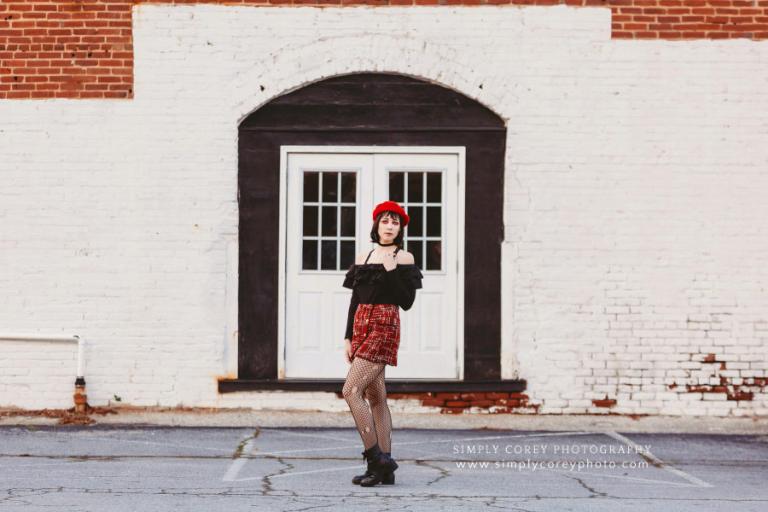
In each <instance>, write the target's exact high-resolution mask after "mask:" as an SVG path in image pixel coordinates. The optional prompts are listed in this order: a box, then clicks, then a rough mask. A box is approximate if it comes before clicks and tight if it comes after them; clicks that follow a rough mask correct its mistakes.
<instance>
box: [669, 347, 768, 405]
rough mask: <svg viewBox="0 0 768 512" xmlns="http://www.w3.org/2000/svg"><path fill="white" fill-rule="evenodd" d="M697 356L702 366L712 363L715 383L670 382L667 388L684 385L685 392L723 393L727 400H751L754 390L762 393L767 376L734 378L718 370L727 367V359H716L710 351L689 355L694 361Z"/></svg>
mask: <svg viewBox="0 0 768 512" xmlns="http://www.w3.org/2000/svg"><path fill="white" fill-rule="evenodd" d="M699 358H700V361H701V364H702V367H705V366H706V365H712V374H713V377H714V378H716V379H718V383H717V384H688V383H682V384H681V383H678V382H672V383H671V384H668V385H667V388H668V389H671V390H674V389H677V388H678V387H679V386H682V385H684V386H685V392H686V393H724V394H725V396H726V399H727V400H735V401H751V400H753V399H754V396H755V393H756V392H759V393H762V392H764V391H765V388H766V384H767V383H768V378H766V377H749V376H745V377H739V378H734V377H730V376H726V375H722V374H720V371H722V370H727V369H728V361H725V360H723V359H718V358H717V354H712V353H709V354H706V355H704V356H703V357H701V354H692V355H691V359H692V360H694V361H695V360H697V359H699ZM734 366H735V365H734ZM686 380H688V379H686Z"/></svg>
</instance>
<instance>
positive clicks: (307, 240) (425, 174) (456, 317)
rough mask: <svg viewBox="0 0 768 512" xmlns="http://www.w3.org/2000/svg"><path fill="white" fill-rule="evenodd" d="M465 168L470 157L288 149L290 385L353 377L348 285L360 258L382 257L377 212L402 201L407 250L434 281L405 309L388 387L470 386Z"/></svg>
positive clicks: (285, 342)
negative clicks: (376, 251)
mask: <svg viewBox="0 0 768 512" xmlns="http://www.w3.org/2000/svg"><path fill="white" fill-rule="evenodd" d="M463 159H464V152H463V148H413V147H408V148H401V147H396V148H393V147H386V148H385V147H377V146H366V147H365V148H360V147H354V148H350V147H343V148H328V147H299V146H287V147H283V149H282V152H281V176H282V180H281V181H282V183H281V185H282V186H283V187H284V188H283V190H284V191H285V192H284V194H283V195H282V196H283V197H282V200H281V203H282V207H281V215H282V216H283V218H281V230H283V232H282V233H281V234H282V238H283V242H284V246H283V247H284V249H283V255H284V262H285V263H284V267H283V270H284V274H283V276H284V279H281V284H283V285H284V286H283V287H281V301H283V302H282V304H281V308H280V310H281V314H280V318H281V321H282V325H281V326H280V329H279V332H280V333H281V337H280V340H279V345H280V348H281V349H282V350H281V353H282V354H283V355H284V359H283V360H282V361H279V363H282V364H279V366H281V368H280V375H281V376H283V377H285V378H344V377H346V374H347V371H348V369H349V363H347V362H346V360H345V358H344V331H345V326H346V321H347V313H348V308H349V303H350V298H351V294H352V292H351V290H349V289H347V288H343V287H342V282H343V280H344V276H345V274H346V271H347V269H348V268H349V266H350V265H351V264H352V263H354V260H355V255H356V254H357V253H358V252H361V251H366V252H368V251H370V250H371V249H372V248H373V247H374V244H373V243H372V242H371V241H370V240H371V239H370V232H371V228H372V224H373V219H372V218H371V212H372V211H373V209H374V207H375V205H376V204H378V203H380V202H382V201H386V200H393V201H397V202H398V203H399V204H401V205H402V206H403V207H404V208H405V209H406V211H407V212H408V214H409V216H410V223H409V225H408V227H407V228H406V231H405V235H406V236H405V249H406V250H407V251H409V252H411V253H412V254H413V255H414V258H415V260H416V264H417V265H418V267H419V269H420V270H421V272H422V274H423V275H424V279H423V282H422V284H423V288H422V289H420V290H418V291H417V293H416V301H415V303H414V305H413V306H412V307H411V309H409V310H408V311H405V310H403V309H402V308H401V309H400V320H401V333H400V349H399V352H398V365H397V366H396V367H392V366H389V367H388V368H387V378H421V379H425V378H426V379H435V378H442V379H456V378H461V374H462V368H461V360H462V355H461V353H460V352H461V347H462V345H463V339H462V337H461V336H460V334H461V332H462V331H463V314H462V311H461V303H462V301H460V300H459V294H460V293H461V292H462V291H463V289H462V288H463V287H460V276H461V275H463V272H462V271H461V268H460V267H461V265H460V262H459V254H460V253H461V252H460V251H461V249H463V245H462V240H463V239H462V238H460V235H461V233H462V232H463V227H462V225H461V224H463V204H460V203H459V197H460V194H459V191H460V189H461V188H462V183H463V176H462V174H463V169H464V165H463ZM460 246H461V247H460Z"/></svg>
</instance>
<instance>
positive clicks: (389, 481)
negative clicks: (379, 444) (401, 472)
mask: <svg viewBox="0 0 768 512" xmlns="http://www.w3.org/2000/svg"><path fill="white" fill-rule="evenodd" d="M382 453H383V454H384V455H386V456H387V457H390V458H391V456H390V455H391V453H390V452H382ZM363 455H365V453H363ZM373 475H374V472H373V466H372V465H371V463H370V462H369V463H368V468H367V469H366V471H365V473H363V474H362V475H357V476H354V477H352V483H353V484H355V485H360V482H362V481H363V479H364V478H367V477H369V476H373ZM381 483H382V484H384V485H394V484H395V473H394V472H392V471H390V472H388V473H385V474H384V478H382V480H381Z"/></svg>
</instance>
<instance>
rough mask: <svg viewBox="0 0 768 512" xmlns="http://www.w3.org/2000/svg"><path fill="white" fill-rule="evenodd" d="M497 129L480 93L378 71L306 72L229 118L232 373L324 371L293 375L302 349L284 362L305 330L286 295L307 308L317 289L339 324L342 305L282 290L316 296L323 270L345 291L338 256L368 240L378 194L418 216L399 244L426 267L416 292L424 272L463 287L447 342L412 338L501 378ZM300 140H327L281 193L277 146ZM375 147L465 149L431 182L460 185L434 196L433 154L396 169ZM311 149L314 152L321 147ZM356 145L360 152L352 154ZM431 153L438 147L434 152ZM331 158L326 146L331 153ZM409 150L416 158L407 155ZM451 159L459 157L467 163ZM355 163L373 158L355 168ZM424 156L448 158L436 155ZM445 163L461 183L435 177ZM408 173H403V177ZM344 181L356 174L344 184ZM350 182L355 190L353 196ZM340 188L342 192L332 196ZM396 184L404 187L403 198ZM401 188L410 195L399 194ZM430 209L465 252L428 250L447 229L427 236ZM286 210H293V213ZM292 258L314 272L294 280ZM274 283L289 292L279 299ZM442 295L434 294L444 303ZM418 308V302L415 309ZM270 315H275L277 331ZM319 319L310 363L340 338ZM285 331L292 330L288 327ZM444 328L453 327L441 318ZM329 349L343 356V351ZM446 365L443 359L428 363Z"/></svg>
mask: <svg viewBox="0 0 768 512" xmlns="http://www.w3.org/2000/svg"><path fill="white" fill-rule="evenodd" d="M505 138H506V130H505V127H504V123H503V121H502V120H501V119H500V118H499V117H498V116H497V115H496V114H494V113H493V112H491V111H490V110H489V109H488V108H486V107H484V106H483V105H481V104H479V103H478V102H476V101H474V100H472V99H470V98H467V97H466V96H463V95H461V94H459V93H456V92H455V91H452V90H450V89H447V88H444V87H441V86H439V85H435V84H432V83H429V82H425V81H422V80H418V79H414V78H411V77H405V76H402V75H394V74H382V73H360V74H354V75H345V76H339V77H334V78H330V79H327V80H323V81H320V82H316V83H313V84H311V85H308V86H306V87H304V88H302V89H299V90H296V91H293V92H291V93H289V94H286V95H284V96H281V97H279V98H276V99H275V100H273V101H272V102H270V103H269V104H267V105H265V106H264V107H262V108H260V109H258V110H257V111H255V112H253V113H252V114H251V115H249V116H248V117H247V118H246V119H244V120H243V122H242V123H241V125H240V127H239V175H238V185H239V192H238V195H239V207H240V235H239V236H240V240H239V242H240V244H239V247H240V255H239V315H238V316H239V344H238V348H239V354H238V362H239V364H238V370H239V372H238V378H239V379H275V380H278V379H281V378H284V377H286V376H287V377H292V376H293V377H306V378H309V379H311V378H312V377H317V378H322V376H321V375H319V374H318V375H311V374H306V373H305V374H302V372H306V371H307V370H305V369H302V368H303V367H302V365H304V366H306V364H307V363H306V362H305V363H302V362H300V358H299V359H294V360H293V361H294V366H293V367H291V366H290V365H288V366H287V367H286V362H287V361H291V359H290V357H291V354H292V350H293V349H296V348H297V347H298V346H305V345H306V343H305V341H302V340H306V339H308V338H306V336H305V337H302V336H303V335H302V334H301V330H300V329H298V330H297V329H293V330H291V327H292V326H293V327H295V326H296V319H297V318H299V316H300V315H299V316H297V315H296V314H295V313H296V309H295V308H304V309H302V313H301V314H303V315H305V314H306V313H305V311H307V310H309V308H311V307H313V306H312V305H311V301H312V300H315V302H316V306H317V307H323V305H324V304H326V303H328V304H330V306H327V307H326V309H325V310H324V311H326V313H325V314H326V315H332V316H333V317H334V318H332V321H333V322H335V323H336V325H338V326H339V327H341V325H342V324H343V322H344V319H345V315H338V310H339V306H338V305H339V304H343V301H339V299H338V298H333V297H330V298H326V297H322V296H316V297H315V299H308V300H309V301H310V302H304V303H301V301H295V300H294V301H292V300H291V297H292V296H293V297H294V298H295V297H296V296H298V294H299V290H301V291H302V292H301V293H303V295H302V296H303V297H312V296H313V295H312V293H313V290H312V286H313V285H312V281H311V280H312V279H320V281H318V283H319V284H318V285H317V286H318V288H317V289H315V290H314V291H317V290H319V289H328V288H329V287H328V286H326V285H327V283H324V282H322V280H323V278H328V279H330V280H331V281H329V283H331V282H333V283H336V284H337V285H338V288H337V290H335V293H337V294H338V293H344V290H343V289H342V288H340V284H341V280H339V279H338V278H339V276H342V277H343V273H344V271H345V270H346V266H348V263H349V262H351V261H350V255H354V254H355V252H358V251H361V250H363V249H365V248H366V247H367V245H366V246H362V247H361V246H360V245H361V242H364V241H365V240H367V237H366V233H365V231H367V230H368V229H369V227H370V222H369V221H368V219H367V216H368V215H369V213H368V212H370V210H369V209H368V206H370V205H371V203H372V202H373V201H374V198H375V197H376V196H377V195H378V197H386V196H389V197H390V198H392V199H395V200H399V201H401V202H403V203H405V204H406V207H407V208H408V210H409V212H411V211H413V212H415V213H416V215H415V217H416V218H417V219H420V220H419V222H420V223H421V224H420V225H421V226H422V229H420V230H419V229H413V226H415V225H416V224H414V223H413V221H412V226H409V232H408V234H409V237H411V238H412V239H409V244H412V245H410V246H409V247H407V248H408V250H409V251H410V252H413V253H414V255H416V258H417V263H418V264H419V266H420V268H421V269H422V272H423V273H424V275H425V289H424V290H422V291H420V292H419V293H420V294H424V295H425V296H426V294H428V293H429V290H428V288H429V287H428V286H427V280H428V279H429V276H430V274H434V275H435V276H439V275H442V276H448V277H450V276H451V275H453V276H461V283H459V284H460V286H457V287H456V288H455V289H456V290H460V291H461V295H460V296H458V297H456V300H455V302H453V303H451V302H450V301H449V302H448V304H455V306H453V307H455V308H457V310H456V311H454V312H451V311H442V314H444V315H447V317H450V316H451V314H454V316H455V314H459V313H460V314H461V315H462V319H463V322H462V323H461V325H462V331H463V332H461V333H460V334H461V336H460V338H461V343H459V344H457V345H456V347H455V348H451V345H446V344H442V343H434V342H433V343H431V344H430V340H428V339H422V340H421V341H420V343H419V344H420V345H423V346H424V347H426V349H425V350H426V352H428V351H429V350H434V351H436V352H434V353H435V354H436V357H437V355H439V357H453V358H454V359H456V360H457V361H455V362H456V363H457V368H460V369H461V373H460V375H462V376H463V379H465V380H473V381H478V380H487V381H493V380H499V379H500V375H501V371H500V349H501V339H500V333H501V318H500V315H501V308H500V304H501V289H500V286H501V281H500V278H501V250H500V243H501V241H502V239H503V220H502V212H503V189H504V186H503V185H504V183H503V162H504V147H505ZM299 146H300V147H303V148H313V147H314V148H315V149H317V148H318V147H324V148H326V149H328V148H330V151H325V152H324V155H325V156H324V158H326V160H324V161H323V162H324V165H321V162H320V160H321V159H319V158H318V157H315V160H312V159H311V158H312V157H310V159H309V160H307V159H306V158H305V159H304V162H303V164H301V165H302V168H303V169H305V171H306V172H305V173H303V174H302V178H301V181H296V182H294V188H292V189H291V193H290V194H288V193H287V191H286V189H285V186H286V185H285V184H286V183H287V181H285V182H281V178H285V177H286V172H287V170H288V169H287V165H288V164H287V163H286V161H285V160H286V154H287V151H286V148H287V147H294V148H295V147H299ZM381 146H386V147H398V148H402V153H407V152H408V151H413V150H414V148H417V149H418V148H433V149H434V148H440V147H445V148H452V149H455V148H463V156H464V159H465V160H464V161H463V162H461V163H460V165H457V169H456V173H455V174H451V172H449V171H446V172H447V174H446V173H444V174H442V175H441V179H442V180H443V181H442V182H441V184H440V190H445V191H448V192H450V191H451V190H455V191H457V192H458V191H460V193H461V197H460V198H458V199H460V201H459V200H457V201H454V202H451V201H448V202H445V203H436V202H435V201H430V200H429V198H427V194H429V193H430V192H431V191H434V190H435V189H434V187H432V188H430V185H429V183H430V180H434V179H436V176H435V174H434V173H432V174H430V172H429V169H430V168H431V167H430V163H429V162H430V160H429V156H425V157H424V158H425V160H424V162H423V165H421V166H420V168H419V169H413V168H409V169H405V170H404V171H403V172H400V173H399V174H398V171H397V170H393V169H394V167H393V166H392V162H390V164H389V165H388V164H387V163H386V162H384V163H382V161H383V160H382V157H381V156H380V154H379V156H378V157H377V156H374V155H376V154H377V153H376V151H375V147H381ZM353 147H362V148H367V149H366V150H363V151H360V152H357V153H355V152H352V153H350V151H349V148H353ZM337 149H338V151H337ZM281 150H282V151H281ZM417 152H418V153H419V155H423V154H425V152H419V151H417ZM305 153H306V152H305ZM394 153H397V152H396V151H395V152H394ZM426 153H427V154H428V152H426ZM281 154H282V158H283V162H282V167H283V174H282V175H281ZM310 154H313V155H319V154H320V152H319V151H315V152H310ZM329 154H330V155H331V156H330V157H328V155H329ZM353 154H354V155H356V156H355V157H351V156H350V155H353ZM389 154H393V153H392V152H390V153H389ZM433 154H440V151H436V152H434V153H433ZM327 158H331V162H330V163H329V162H328V160H327ZM350 158H352V160H350ZM387 158H389V157H385V158H384V160H386V159H387ZM295 160H296V161H298V160H299V158H296V159H295ZM353 160H354V161H353ZM394 160H397V158H396V157H395V158H394ZM411 161H414V159H413V158H411ZM313 162H314V163H313ZM401 163H402V162H401ZM395 164H396V162H395ZM313 165H314V166H315V167H317V168H318V169H320V168H322V169H324V170H316V171H315V172H314V173H313V172H312V169H310V168H311V167H312V166H313ZM446 165H448V166H449V164H446ZM334 166H335V170H333V172H331V171H330V170H329V169H332V168H334ZM366 166H367V167H366ZM459 166H463V167H464V169H463V175H462V174H460V170H459ZM395 167H397V165H395ZM363 168H366V169H368V170H369V171H368V172H363V171H360V169H363ZM434 168H441V169H442V168H447V167H445V166H443V165H442V164H439V165H437V166H436V167H434ZM345 169H347V170H350V169H357V170H358V171H359V172H357V173H355V172H351V173H349V172H347V173H345V172H344V170H345ZM377 169H378V170H377ZM293 176H296V175H295V174H293ZM454 176H455V177H456V180H457V183H451V182H447V181H445V180H450V179H453V177H454ZM323 180H325V181H323ZM398 180H400V181H398ZM409 180H411V182H412V185H411V186H410V187H409V185H408V183H410V182H409ZM418 181H420V182H421V187H422V188H421V190H420V191H419V193H420V194H421V197H420V198H419V197H416V196H415V195H414V196H413V197H409V196H408V194H409V192H413V191H414V190H416V188H418V185H417V182H418ZM352 182H354V184H353V185H349V184H350V183H352ZM459 182H461V183H459ZM323 183H325V184H326V185H327V184H328V183H332V184H333V186H330V185H328V186H327V188H328V191H331V189H333V190H334V191H335V195H334V194H330V195H328V196H327V197H323V196H322V194H323V193H324V192H323V190H324V189H323V187H324V185H323ZM377 183H378V184H377ZM399 183H402V185H399ZM459 185H461V186H459ZM281 186H282V187H283V188H282V189H281ZM313 187H317V194H319V195H316V196H315V197H314V199H315V200H314V201H313V200H312V199H313V198H312V197H311V194H312V193H313V191H314V190H315V189H314V188H313ZM344 187H346V188H344ZM350 187H351V188H350ZM398 187H402V188H398ZM414 187H416V188H414ZM351 190H354V191H355V194H353V195H351V196H350V195H349V191H351ZM345 191H346V193H347V197H342V196H343V195H344V194H345ZM307 194H309V195H307ZM397 194H403V196H402V200H401V198H399V197H398V196H397ZM299 195H301V196H302V197H298V196H299ZM411 199H413V201H409V200H411ZM459 204H463V209H464V212H465V215H463V216H460V215H458V214H457V212H456V211H455V208H458V205H459ZM438 207H440V208H442V209H440V208H438ZM430 208H432V210H430ZM438 210H439V212H438ZM281 211H282V212H283V216H282V217H281V215H280V212H281ZM432 211H434V212H438V216H439V217H440V221H441V224H442V225H443V226H444V227H446V229H450V227H451V226H454V227H456V228H457V229H458V230H459V231H460V234H461V235H463V236H462V237H461V238H463V246H462V249H461V253H460V254H459V253H457V254H456V258H454V260H455V261H454V260H451V259H450V258H448V257H446V253H448V252H449V251H447V250H445V251H443V253H442V255H440V256H439V257H438V258H437V259H436V257H435V253H436V252H437V253H438V254H440V250H441V249H442V248H445V249H448V248H449V247H451V245H450V244H451V243H456V240H453V238H454V237H453V236H450V237H448V238H446V239H444V240H443V239H441V237H440V236H437V237H436V236H434V235H435V233H431V234H430V233H428V232H427V231H428V229H429V222H430V221H429V218H430V215H431V213H430V212H432ZM332 212H335V213H332ZM345 212H346V213H345ZM326 213H327V215H326ZM332 215H335V217H333V218H332V220H331V221H328V222H327V223H326V222H325V220H323V219H326V220H327V219H329V218H331V216H332ZM345 215H346V217H347V218H349V217H350V215H351V218H354V219H358V221H359V222H357V223H355V222H353V223H352V227H353V229H352V233H351V234H350V231H349V226H350V224H349V223H347V224H346V225H347V226H348V227H347V231H346V232H345V231H344V230H345V227H344V226H345V220H344V218H343V217H345ZM420 215H421V216H422V217H419V216H420ZM432 217H433V218H434V216H432ZM291 219H293V220H294V221H295V222H293V223H292V222H291ZM361 219H362V220H361ZM312 222H316V223H317V224H316V225H317V230H316V232H315V231H312V230H309V231H307V230H305V229H303V228H301V229H300V230H299V231H296V230H295V228H296V226H298V225H302V226H303V225H311V224H312ZM366 224H367V225H366ZM449 224H450V225H449ZM334 226H335V227H334ZM326 228H328V229H327V230H326ZM291 229H293V230H294V231H290V230H291ZM324 230H326V231H324ZM289 231H290V232H289ZM411 235H412V236H411ZM456 238H458V237H456ZM436 244H437V245H436ZM441 244H446V245H441ZM454 247H455V246H454ZM435 249H437V251H436V250H435ZM281 258H282V260H281ZM454 263H455V267H454V266H453V264H454ZM297 265H298V266H297ZM299 267H300V268H299ZM297 268H298V269H299V270H300V272H298V273H299V274H308V275H311V276H312V277H311V278H310V279H309V280H305V281H303V282H302V281H301V280H300V278H298V277H297V278H295V279H293V280H292V279H291V271H292V270H296V269H297ZM281 269H282V272H283V273H282V278H281ZM297 275H298V274H297ZM293 277H296V276H293ZM305 277H306V276H305ZM334 280H335V281H334ZM435 283H437V281H435ZM331 287H332V286H331ZM307 290H309V291H307ZM294 292H296V293H294ZM304 292H306V293H304ZM449 293H450V290H449ZM283 296H285V298H286V300H285V301H284V302H283V303H282V306H281V302H280V300H281V297H283ZM347 297H348V295H347ZM419 300H421V297H420V299H419ZM425 302H429V299H428V300H426V301H425ZM302 304H303V305H302ZM334 304H335V305H334ZM433 304H436V303H435V302H433ZM440 304H441V306H440V307H444V304H445V303H440ZM415 307H416V306H415ZM344 312H346V310H345V309H344ZM411 313H412V311H409V312H407V313H406V314H407V315H410V314H411ZM422 315H428V313H426V312H422ZM311 325H312V326H314V325H315V324H314V323H312V324H311ZM317 325H320V324H317ZM414 325H415V324H414ZM280 326H283V327H285V330H284V331H283V333H282V335H281V333H280V332H279V328H280ZM313 329H314V327H313ZM329 329H330V330H327V331H325V332H324V334H323V335H322V337H323V338H325V339H327V341H326V342H325V343H327V344H326V345H324V346H311V347H308V349H307V350H306V351H305V352H306V354H309V356H308V358H307V361H310V360H311V359H312V355H311V354H312V353H314V354H315V355H316V356H317V357H318V358H319V359H318V360H317V362H318V366H322V365H324V364H326V363H324V361H325V359H324V357H326V356H327V357H333V355H332V354H331V352H332V351H333V346H334V345H336V344H337V343H339V342H341V341H342V340H343V337H340V338H339V339H338V340H337V339H335V338H336V337H338V336H331V335H330V334H329V333H331V332H333V329H336V327H333V328H329ZM289 331H290V332H291V333H292V334H290V335H287V334H286V333H287V332H289ZM336 331H337V332H338V329H336ZM420 331H421V332H422V335H423V336H424V335H425V336H429V333H430V332H433V330H432V329H429V330H426V331H425V330H423V329H420ZM443 332H444V333H446V332H449V329H445V330H444V331H443ZM424 333H426V334H424ZM342 334H343V333H342ZM443 336H444V335H441V337H443ZM330 338H333V339H330ZM280 339H282V340H283V342H282V343H281V342H280V341H279V340H280ZM432 341H434V340H432ZM441 342H442V340H441ZM292 343H293V344H294V345H292ZM401 348H402V346H401ZM451 350H453V351H454V353H453V354H452V355H451V354H450V353H449V352H450V351H451ZM299 352H301V350H299ZM438 352H440V353H439V354H438ZM338 359H339V361H341V360H342V357H341V353H339V356H338ZM442 365H444V363H441V364H440V365H437V366H442ZM398 366H399V365H398ZM286 369H287V370H288V374H287V375H286V372H285V370H286ZM279 370H283V371H282V372H281V371H279ZM292 370H293V373H292ZM449 373H450V372H449ZM339 377H343V375H340V376H339ZM443 378H446V379H449V378H450V377H448V376H444V377H443ZM454 378H455V377H454Z"/></svg>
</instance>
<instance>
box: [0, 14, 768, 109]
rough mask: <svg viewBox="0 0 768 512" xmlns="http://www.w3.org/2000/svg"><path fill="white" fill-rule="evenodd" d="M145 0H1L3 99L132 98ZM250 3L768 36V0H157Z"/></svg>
mask: <svg viewBox="0 0 768 512" xmlns="http://www.w3.org/2000/svg"><path fill="white" fill-rule="evenodd" d="M139 3H142V1H141V0H78V1H71V0H70V1H65V0H36V1H35V2H30V1H29V0H3V2H2V3H0V99H45V98H82V99H85V98H123V99H128V98H132V97H133V33H132V19H131V8H132V7H133V5H134V4H139ZM152 3H168V4H194V3H205V4H226V5H249V6H269V7H274V6H285V7H287V8H289V7H291V6H312V5H314V6H317V7H318V8H322V7H334V6H355V5H369V6H380V7H382V8H385V7H388V6H415V5H432V6H435V8H439V7H440V6H444V5H509V6H513V7H514V6H528V5H542V6H544V5H559V4H562V5H568V6H572V7H605V8H610V9H611V13H612V21H611V33H612V37H613V38H616V39H671V40H689V39H734V38H746V39H752V40H762V39H768V0H240V1H237V0H226V1H225V0H200V1H195V0H154V1H153V2H152Z"/></svg>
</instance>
